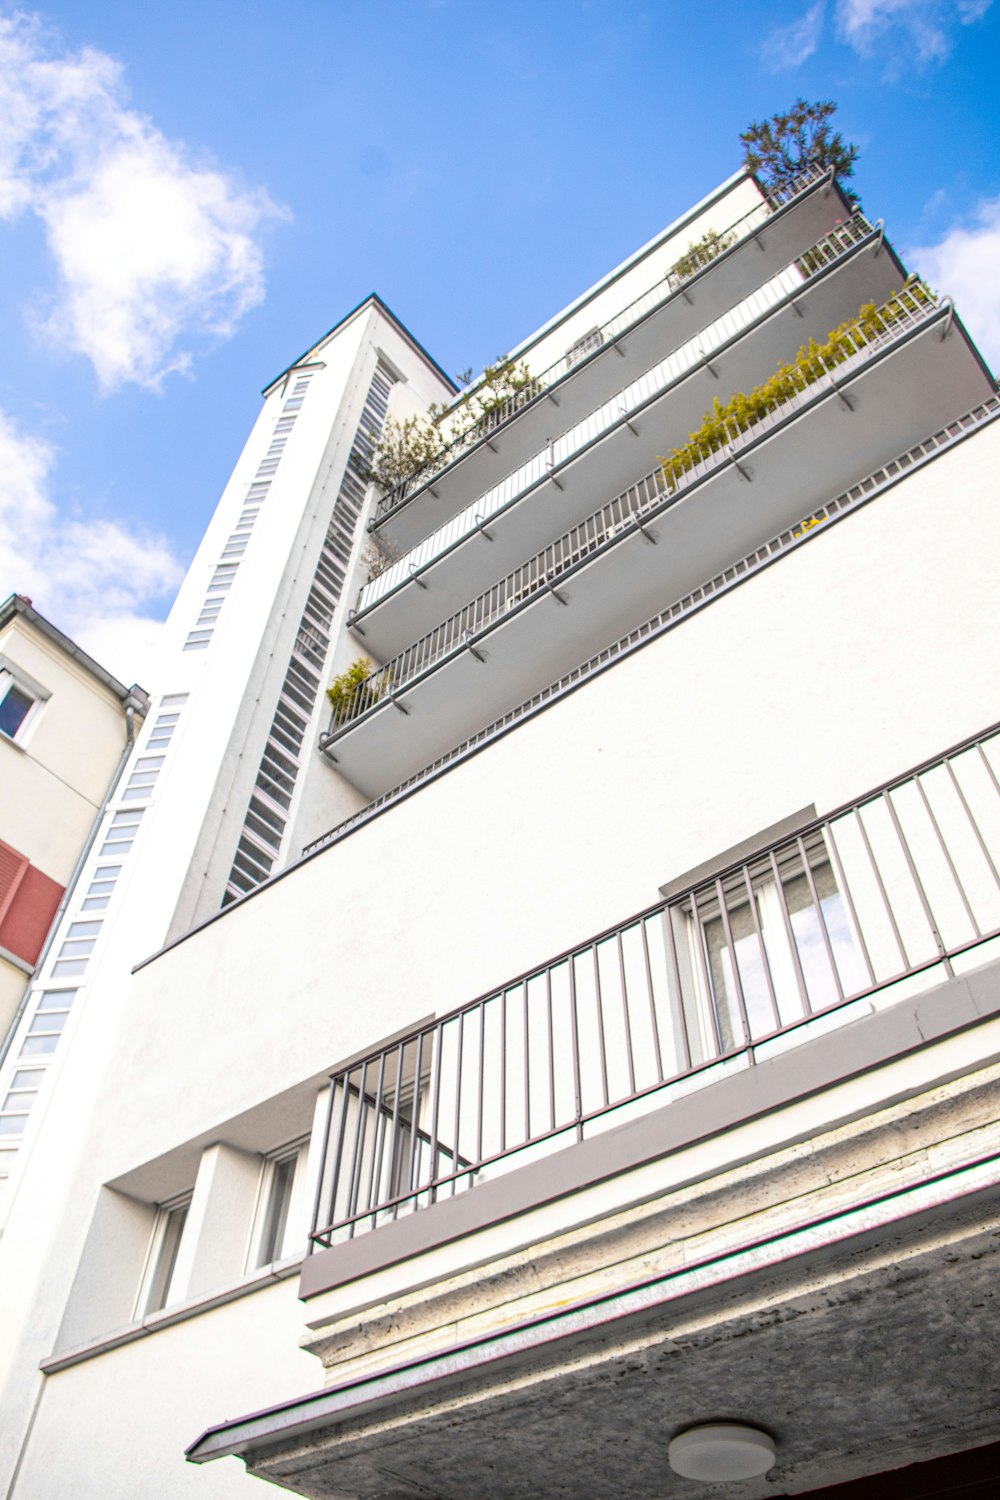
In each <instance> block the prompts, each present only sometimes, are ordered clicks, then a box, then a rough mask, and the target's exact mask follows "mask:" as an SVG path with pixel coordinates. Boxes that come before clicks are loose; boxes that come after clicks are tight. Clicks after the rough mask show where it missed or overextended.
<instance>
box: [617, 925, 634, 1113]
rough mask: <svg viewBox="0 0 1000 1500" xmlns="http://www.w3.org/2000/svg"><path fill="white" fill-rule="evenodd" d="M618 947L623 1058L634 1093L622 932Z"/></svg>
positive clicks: (629, 1089) (630, 1028)
mask: <svg viewBox="0 0 1000 1500" xmlns="http://www.w3.org/2000/svg"><path fill="white" fill-rule="evenodd" d="M615 942H616V944H617V946H618V980H619V983H620V984H621V987H622V1022H623V1024H624V1027H625V1058H626V1061H627V1062H628V1091H629V1094H634V1093H635V1059H634V1058H633V1056H632V1025H631V1022H630V1020H629V1013H628V989H627V986H626V983H625V952H624V949H623V948H622V930H621V928H620V927H619V929H618V931H617V932H616V933H615Z"/></svg>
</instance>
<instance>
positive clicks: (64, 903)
mask: <svg viewBox="0 0 1000 1500" xmlns="http://www.w3.org/2000/svg"><path fill="white" fill-rule="evenodd" d="M140 691H141V689H140ZM148 707H149V700H148V699H146V700H145V701H143V699H142V698H139V697H137V696H136V695H135V693H134V692H130V693H129V695H128V697H127V698H126V699H125V703H124V708H125V748H124V749H123V750H122V753H121V756H120V758H119V761H118V765H117V766H116V767H115V773H114V775H113V776H112V778H111V781H110V783H109V784H108V789H107V791H106V792H105V793H104V797H103V799H102V801H101V805H100V807H99V808H98V809H97V813H96V816H95V818H94V821H93V823H92V824H91V828H90V832H89V834H88V835H87V842H86V843H85V844H84V846H83V849H82V850H81V852H80V857H79V859H78V860H77V862H76V864H75V865H74V867H73V873H72V875H71V876H70V877H69V883H68V884H67V886H66V889H65V890H64V891H63V893H62V897H61V898H60V901H59V905H58V906H57V908H56V914H55V916H54V917H53V918H52V926H51V927H50V928H49V934H48V937H47V938H46V939H45V943H44V945H43V947H42V951H41V953H40V954H39V955H38V961H37V963H36V964H35V967H34V969H33V970H32V972H31V976H30V978H29V980H28V983H27V984H26V985H25V987H24V994H23V995H22V996H21V999H20V1003H19V1004H18V1007H17V1010H16V1011H15V1012H14V1017H13V1019H12V1021H11V1023H10V1026H9V1027H8V1029H7V1035H6V1036H5V1037H4V1039H3V1044H2V1046H0V1067H2V1066H3V1063H4V1059H5V1058H6V1056H7V1053H8V1052H9V1051H10V1049H11V1045H12V1043H13V1041H14V1034H15V1032H16V1031H17V1028H18V1026H19V1025H20V1023H21V1017H22V1016H23V1015H24V1012H25V1011H26V1010H27V1008H28V999H29V996H30V995H31V991H32V987H33V985H34V982H35V980H36V979H37V977H38V975H39V974H40V973H41V972H42V965H43V964H44V963H45V960H46V959H47V958H48V956H49V954H50V952H51V951H52V944H53V943H54V942H55V940H56V934H57V933H58V931H59V927H60V924H61V922H62V919H63V917H64V916H65V915H66V908H67V907H68V906H69V903H70V901H71V900H72V899H73V893H74V891H75V890H76V888H77V886H78V885H79V883H80V876H81V875H82V874H83V867H84V865H85V864H86V863H87V860H88V858H89V856H90V851H91V850H92V849H93V847H94V845H95V843H96V842H97V835H98V833H99V832H100V829H101V824H102V823H103V822H104V814H105V813H106V812H107V810H108V803H109V802H110V801H111V799H112V797H113V796H114V794H115V791H116V790H117V787H118V783H119V782H120V781H121V779H122V773H123V772H124V770H125V767H126V765H127V764H128V760H129V756H130V755H131V754H132V751H133V749H134V748H135V715H136V710H137V709H140V708H141V709H146V708H148Z"/></svg>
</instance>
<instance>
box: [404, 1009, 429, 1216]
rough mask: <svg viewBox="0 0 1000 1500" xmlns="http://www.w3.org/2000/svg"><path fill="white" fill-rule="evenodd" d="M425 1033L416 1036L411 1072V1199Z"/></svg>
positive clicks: (414, 1190) (415, 1168) (415, 1174)
mask: <svg viewBox="0 0 1000 1500" xmlns="http://www.w3.org/2000/svg"><path fill="white" fill-rule="evenodd" d="M426 1035H427V1032H426V1031H421V1032H420V1033H419V1034H418V1036H417V1061H416V1066H415V1068H414V1072H413V1111H412V1121H413V1123H412V1127H411V1138H410V1170H409V1173H408V1176H409V1183H410V1192H409V1197H410V1198H411V1199H412V1198H413V1197H414V1195H415V1193H416V1186H417V1183H416V1177H417V1154H418V1150H419V1146H420V1075H421V1073H422V1072H423V1067H424V1037H425V1036H426Z"/></svg>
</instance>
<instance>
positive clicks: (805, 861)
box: [795, 825, 844, 1000]
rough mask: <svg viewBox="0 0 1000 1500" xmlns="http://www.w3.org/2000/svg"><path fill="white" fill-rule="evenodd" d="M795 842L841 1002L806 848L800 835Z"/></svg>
mask: <svg viewBox="0 0 1000 1500" xmlns="http://www.w3.org/2000/svg"><path fill="white" fill-rule="evenodd" d="M824 831H825V825H824ZM795 842H796V844H797V845H798V848H799V855H800V856H801V859H802V864H803V866H804V868H805V876H806V884H807V885H808V887H809V895H810V896H811V897H812V903H813V905H814V906H815V908H816V916H817V917H818V919H819V930H820V932H821V933H822V934H823V947H824V948H825V949H826V957H827V962H828V963H829V965H830V972H831V973H832V974H833V982H834V984H835V985H836V987H837V999H838V1000H843V998H844V986H843V984H842V983H841V980H840V970H839V969H838V968H837V960H836V958H835V956H834V952H833V944H832V943H831V942H830V931H829V928H828V927H827V925H826V916H825V914H824V911H823V907H822V905H821V903H820V899H819V892H818V891H817V889H816V881H815V879H814V877H813V872H812V865H811V864H810V863H809V855H808V854H807V853H806V846H805V843H804V841H803V838H802V835H801V834H799V835H798V837H797V838H796V840H795ZM823 852H824V853H825V852H826V840H825V839H824V841H823Z"/></svg>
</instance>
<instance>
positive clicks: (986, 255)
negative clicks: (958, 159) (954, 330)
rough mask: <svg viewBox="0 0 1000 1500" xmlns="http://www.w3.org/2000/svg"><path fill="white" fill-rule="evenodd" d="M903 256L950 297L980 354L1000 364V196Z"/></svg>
mask: <svg viewBox="0 0 1000 1500" xmlns="http://www.w3.org/2000/svg"><path fill="white" fill-rule="evenodd" d="M905 259H906V261H907V263H908V264H910V265H912V266H913V267H914V268H915V269H916V270H917V271H919V272H920V274H921V276H923V277H924V278H925V279H926V280H927V281H928V282H929V283H930V285H931V286H933V287H935V288H936V289H937V290H939V291H941V292H943V293H947V294H948V295H949V296H951V297H953V298H954V301H955V308H956V310H957V312H958V313H959V314H960V315H961V318H962V321H963V322H964V323H965V324H966V326H967V328H968V330H969V332H970V334H971V335H972V337H973V338H974V339H975V341H976V343H977V345H978V346H979V349H980V350H981V352H982V354H983V355H984V356H985V358H986V359H987V360H989V361H990V362H991V363H992V365H993V367H994V369H996V368H997V367H1000V284H998V280H997V267H998V266H1000V198H987V199H984V200H983V202H981V203H980V204H979V207H978V209H977V210H976V213H975V216H974V218H973V221H972V223H971V224H969V225H963V224H956V225H953V226H952V228H951V229H949V231H948V233H947V234H946V235H945V236H944V237H943V238H942V239H940V240H938V242H937V243H936V244H933V245H918V246H916V247H914V248H913V249H910V250H907V252H906V256H905Z"/></svg>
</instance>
